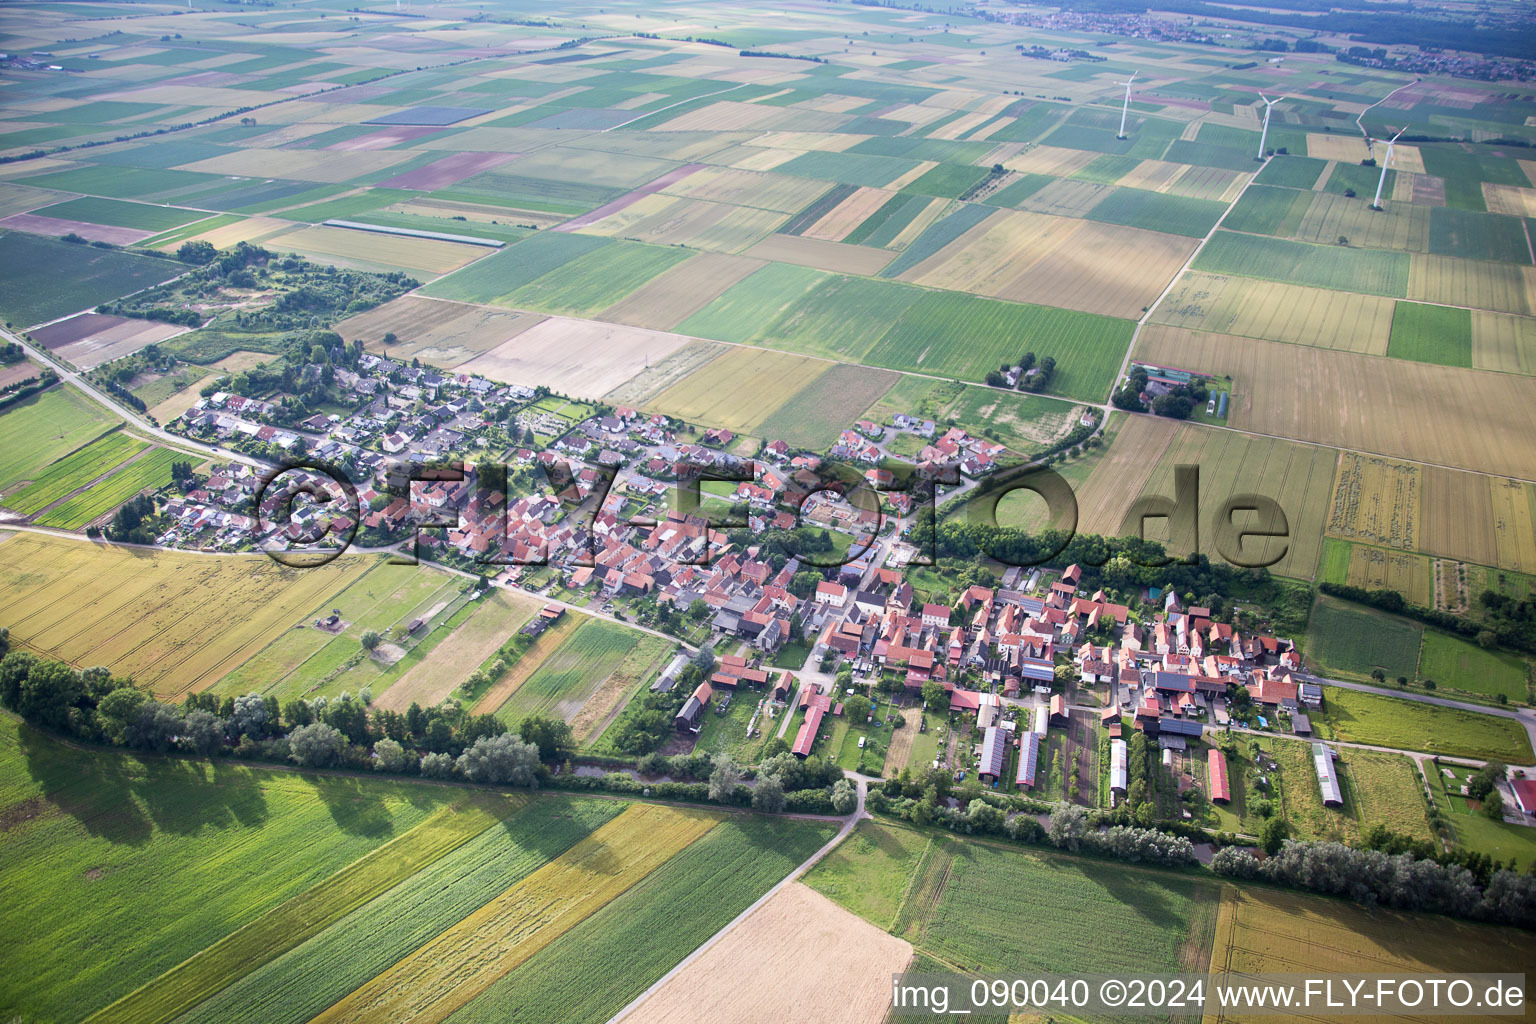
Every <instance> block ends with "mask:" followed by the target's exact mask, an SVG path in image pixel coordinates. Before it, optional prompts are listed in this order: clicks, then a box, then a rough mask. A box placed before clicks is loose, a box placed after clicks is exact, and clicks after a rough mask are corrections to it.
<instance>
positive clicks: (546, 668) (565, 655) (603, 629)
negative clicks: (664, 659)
mask: <svg viewBox="0 0 1536 1024" xmlns="http://www.w3.org/2000/svg"><path fill="white" fill-rule="evenodd" d="M642 636H643V634H641V633H637V632H635V631H634V630H632V629H627V628H625V627H624V626H621V625H618V624H617V623H614V622H609V621H608V620H606V619H594V618H585V619H583V620H582V621H581V623H580V625H578V626H577V627H576V629H575V630H574V631H573V632H572V633H571V634H570V635H569V636H568V637H567V638H566V639H565V641H564V642H562V643H561V644H560V646H559V647H558V648H556V649H555V650H554V651H553V652H551V653H550V654H549V655H548V656H547V657H545V658H544V660H543V661H541V662H539V667H538V668H537V669H536V670H535V671H534V672H533V674H532V675H530V676H528V678H527V679H526V680H524V681H523V683H522V685H521V686H519V687H518V688H517V689H516V690H514V691H513V692H512V693H511V694H510V695H509V696H508V697H507V699H506V701H505V702H504V703H503V704H501V705H500V706H499V707H498V708H496V717H498V718H500V719H501V720H502V721H504V722H506V723H508V724H509V725H513V726H515V725H516V723H518V722H521V721H522V720H523V719H524V718H526V717H528V716H529V715H540V716H543V717H545V718H560V719H563V720H565V721H567V722H569V721H570V720H571V719H573V718H574V717H575V716H576V713H577V712H578V711H580V710H581V707H582V705H584V704H585V703H586V702H587V699H588V698H590V697H591V696H592V695H593V694H594V693H596V692H597V691H598V690H599V689H601V688H602V686H603V684H604V682H606V681H607V679H608V677H609V676H611V675H612V674H613V673H614V671H615V670H616V669H617V668H618V667H619V664H620V663H621V662H622V661H623V660H624V658H625V656H626V655H628V654H629V652H630V651H632V650H633V649H634V648H635V645H636V644H638V643H639V642H640V639H641V637H642Z"/></svg>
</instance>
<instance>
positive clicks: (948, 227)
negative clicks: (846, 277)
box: [869, 203, 994, 277]
mask: <svg viewBox="0 0 1536 1024" xmlns="http://www.w3.org/2000/svg"><path fill="white" fill-rule="evenodd" d="M949 205H950V206H954V204H953V203H951V204H949ZM993 212H994V211H993V210H992V208H991V207H989V206H983V205H981V204H979V203H962V204H961V205H960V206H959V207H958V208H956V209H953V210H951V212H950V213H949V214H947V215H946V216H943V217H941V218H939V219H938V220H936V221H934V222H933V223H932V224H930V225H928V227H927V228H926V229H924V231H923V233H922V234H920V235H918V236H917V237H916V238H914V239H913V240H912V241H911V242H909V243H908V244H907V247H906V248H905V249H903V250H902V251H901V255H900V256H897V257H896V258H895V259H894V260H892V261H891V262H889V263H887V264H886V265H885V267H884V268H883V269H882V270H881V271H880V276H881V277H900V276H901V275H902V274H904V273H906V272H907V271H908V270H911V269H912V268H913V267H915V266H917V265H918V264H919V263H921V262H923V260H925V259H927V258H928V257H930V256H932V255H933V254H934V253H936V252H938V251H939V250H940V249H942V248H944V247H945V246H946V245H948V244H949V243H950V242H953V241H954V240H955V239H957V238H959V237H960V236H961V235H963V234H965V233H966V232H967V231H969V230H970V229H971V228H973V227H975V226H976V225H978V224H980V223H981V222H982V221H984V220H986V219H987V218H988V217H990V216H991V215H992V214H993ZM869 242H870V244H871V245H882V244H884V243H883V242H879V241H876V239H875V238H873V237H872V238H870V240H869Z"/></svg>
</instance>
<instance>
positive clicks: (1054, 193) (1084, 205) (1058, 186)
mask: <svg viewBox="0 0 1536 1024" xmlns="http://www.w3.org/2000/svg"><path fill="white" fill-rule="evenodd" d="M1114 190H1115V189H1114V186H1112V185H1105V184H1101V183H1100V182H1097V181H1076V180H1074V179H1072V178H1059V179H1057V180H1056V181H1053V182H1051V183H1050V184H1049V185H1047V186H1045V187H1044V188H1042V189H1041V190H1040V191H1038V192H1036V193H1034V194H1033V195H1031V196H1029V197H1028V198H1027V199H1025V200H1024V201H1023V202H1022V203H1020V204H1019V206H1020V208H1021V209H1025V210H1029V211H1030V212H1031V213H1048V214H1052V215H1054V216H1057V217H1084V216H1087V214H1088V211H1089V210H1092V209H1093V208H1094V207H1095V206H1098V205H1099V203H1101V202H1103V201H1104V200H1105V199H1107V198H1109V194H1110V193H1111V192H1113V191H1114Z"/></svg>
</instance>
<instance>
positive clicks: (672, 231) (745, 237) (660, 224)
mask: <svg viewBox="0 0 1536 1024" xmlns="http://www.w3.org/2000/svg"><path fill="white" fill-rule="evenodd" d="M788 219H789V218H788V215H787V214H783V213H777V212H775V211H773V210H758V209H752V208H750V207H745V206H733V205H731V204H729V203H715V202H710V201H708V200H704V199H685V198H683V197H682V196H674V195H667V194H665V193H657V194H655V195H648V196H643V197H642V198H640V199H638V200H636V201H635V202H633V203H631V204H630V205H629V206H626V207H625V208H624V209H622V210H617V211H615V212H614V213H611V214H609V215H608V216H606V217H604V218H603V219H601V220H599V221H595V222H594V223H592V224H588V225H586V226H585V227H583V228H582V229H581V231H582V233H583V234H588V235H604V236H606V237H609V238H629V239H634V240H635V241H638V242H650V243H652V244H655V245H686V246H689V247H690V248H694V249H704V250H706V251H710V252H740V251H741V250H742V249H744V248H746V247H747V246H749V245H751V244H752V243H753V242H755V241H757V240H758V239H760V238H763V237H765V236H767V235H769V234H771V233H772V232H773V231H775V230H777V229H778V228H779V227H780V226H781V225H782V224H783V223H784V222H785V221H786V220H788Z"/></svg>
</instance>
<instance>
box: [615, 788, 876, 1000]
mask: <svg viewBox="0 0 1536 1024" xmlns="http://www.w3.org/2000/svg"><path fill="white" fill-rule="evenodd" d="M853 777H854V778H856V779H857V780H858V789H859V803H858V806H857V807H855V808H854V811H853V813H852V814H850V815H849V816H848V820H847V821H845V822H843V827H842V828H840V829H838V830H837V835H835V836H833V837H832V838H831V839H829V840H828V841H827V844H826V845H825V846H823V847H822V848H821V849H819V850H817V851H816V852H815V853H813V854H811V855H810V856H809V857H807V858H806V859H805V860H803V861H801V862H800V865H799V866H798V867H796V868H795V869H794V870H793V871H791V872H790V873H789V874H787V875H785V876H784V878H783V879H782V880H780V882H779V884H778V885H775V886H774V887H773V888H772V889H769V890H768V891H767V892H765V893H763V894H762V895H761V896H760V897H758V899H757V902H755V903H753V904H752V905H751V906H750V907H748V908H747V909H746V910H743V911H742V912H741V913H739V914H737V915H736V916H735V917H733V918H731V920H730V921H729V922H727V923H726V925H725V927H724V928H721V929H720V930H719V931H717V932H715V934H713V935H711V936H710V937H709V938H708V939H706V940H704V942H703V943H702V944H701V945H700V946H699V948H698V949H695V950H694V951H693V952H692V953H689V954H688V955H687V956H685V957H683V958H682V960H680V961H678V963H677V966H675V967H673V968H672V969H671V970H670V971H668V972H667V973H666V974H663V975H662V976H661V977H660V978H657V979H656V981H655V982H654V983H653V984H652V985H651V987H650V988H648V989H646V990H645V991H644V992H641V993H640V994H639V995H638V996H636V997H635V998H634V999H632V1000H631V1001H630V1002H629V1005H627V1006H625V1007H624V1008H623V1009H622V1010H620V1011H619V1012H618V1013H616V1014H614V1015H613V1016H612V1017H610V1018H609V1020H608V1024H618V1022H619V1021H621V1020H623V1019H624V1018H625V1017H628V1016H629V1015H630V1014H632V1013H634V1012H635V1010H637V1009H638V1008H639V1007H640V1004H641V1003H643V1002H645V1001H646V1000H647V999H649V998H650V997H651V996H652V995H653V994H655V992H656V991H657V990H658V989H660V988H661V987H662V986H663V985H665V984H666V983H667V982H669V981H671V980H672V979H673V978H674V977H675V976H676V975H678V974H680V973H682V971H683V969H684V968H686V967H687V966H688V965H689V964H691V963H693V962H694V961H695V960H697V959H698V958H699V957H701V956H703V955H704V954H705V953H707V952H709V950H710V949H711V948H713V947H714V946H715V945H716V944H717V943H719V942H720V940H721V939H723V938H725V937H726V936H727V935H729V934H730V933H731V932H732V931H734V930H735V929H736V927H737V926H738V925H740V924H741V923H742V922H743V921H745V920H746V919H747V918H749V917H751V916H752V914H753V913H754V912H755V911H756V910H757V909H758V908H759V907H761V906H762V905H763V904H764V903H767V902H768V901H769V900H770V899H772V898H773V896H774V894H776V893H777V892H779V890H781V889H783V888H784V887H785V886H787V885H789V884H790V883H791V882H794V881H796V880H797V879H799V878H800V876H801V875H803V874H805V873H806V872H807V871H809V870H810V869H811V868H813V867H815V865H816V862H817V861H819V860H821V858H823V857H825V856H826V855H827V854H829V853H831V852H832V850H833V849H834V848H835V847H836V846H837V844H838V843H840V842H842V841H843V840H844V839H846V838H847V837H848V833H850V832H852V831H853V828H854V826H855V825H857V824H858V823H859V820H860V819H862V818H867V817H869V813H868V812H867V811H865V810H864V797H865V795H866V794H867V793H868V791H869V780H867V779H866V778H864V777H863V776H857V775H855V776H853ZM876 781H879V780H876Z"/></svg>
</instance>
